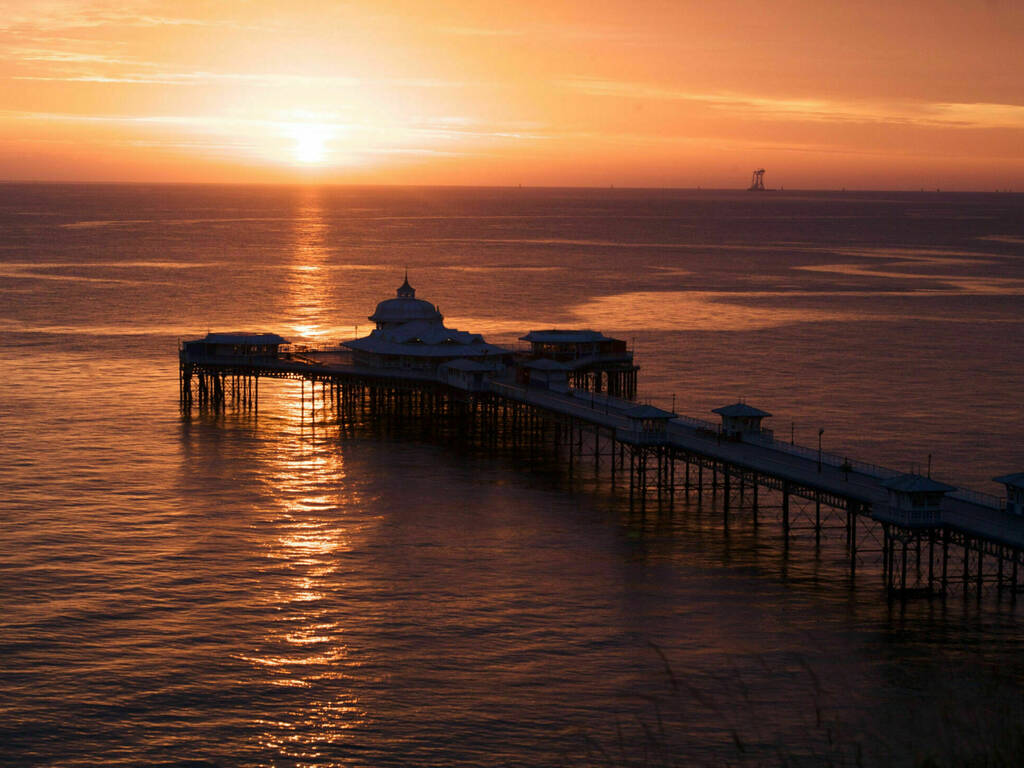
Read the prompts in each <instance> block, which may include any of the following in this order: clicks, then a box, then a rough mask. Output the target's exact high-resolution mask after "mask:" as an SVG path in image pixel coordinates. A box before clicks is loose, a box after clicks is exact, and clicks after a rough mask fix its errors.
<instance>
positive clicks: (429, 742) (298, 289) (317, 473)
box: [0, 183, 1024, 768]
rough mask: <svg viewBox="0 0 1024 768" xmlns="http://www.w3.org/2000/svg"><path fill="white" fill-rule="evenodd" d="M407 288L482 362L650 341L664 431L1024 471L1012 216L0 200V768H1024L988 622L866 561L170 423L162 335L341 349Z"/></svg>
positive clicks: (522, 474)
mask: <svg viewBox="0 0 1024 768" xmlns="http://www.w3.org/2000/svg"><path fill="white" fill-rule="evenodd" d="M406 274H408V279H409V282H410V283H411V284H412V285H413V287H414V288H415V289H416V291H417V297H418V298H424V299H427V300H428V301H431V302H433V303H435V304H437V305H438V307H439V309H440V310H441V312H442V313H443V314H444V315H445V318H446V323H447V324H448V325H449V326H450V327H456V328H459V329H462V330H468V331H473V332H478V333H481V334H483V335H484V336H485V338H486V339H487V340H488V341H491V342H493V343H498V344H503V345H506V346H508V347H510V348H517V347H519V346H521V345H522V342H521V341H520V337H521V336H523V335H524V334H525V333H527V332H528V331H530V330H536V329H545V328H590V329H595V330H600V331H602V332H604V333H606V334H609V335H612V336H615V337H617V338H622V339H625V340H627V341H628V343H629V344H630V345H631V347H632V348H633V349H634V350H635V353H636V361H637V363H638V364H639V365H640V366H641V369H640V380H639V388H640V396H639V398H640V400H642V401H644V402H650V403H652V404H654V405H657V406H660V407H664V408H672V409H674V410H675V411H677V412H678V413H680V414H685V415H689V416H694V417H698V418H704V419H714V418H716V417H715V416H714V415H713V414H712V413H711V410H712V409H713V408H716V407H719V406H723V405H727V404H729V403H734V402H737V401H741V400H742V401H744V402H746V403H749V404H751V405H754V406H756V407H759V408H761V409H763V410H766V411H769V412H770V413H771V414H772V417H771V418H770V419H768V420H767V425H768V426H769V427H771V428H773V429H774V430H775V435H776V438H779V439H785V440H792V441H793V442H795V443H797V444H802V445H805V446H807V447H809V448H811V449H814V450H817V448H818V440H819V438H820V440H821V443H822V450H824V451H826V452H829V453H832V454H835V455H839V456H844V457H846V456H848V457H849V458H850V459H854V460H858V461H865V462H871V463H875V464H880V465H884V466H887V467H891V468H894V469H899V470H902V471H919V472H922V473H926V472H931V474H932V476H933V477H935V478H937V479H940V480H943V481H945V482H949V483H952V484H955V485H958V486H964V487H968V488H971V489H974V490H977V491H981V492H986V493H993V494H998V493H1000V492H1001V490H1002V487H1001V486H999V485H998V484H996V483H994V482H993V480H992V479H993V478H994V477H996V476H998V475H1002V474H1007V473H1011V472H1018V471H1021V470H1024V404H1022V394H1024V367H1022V365H1024V196H1022V195H1014V194H980V193H975V194H966V193H965V194H956V193H938V192H928V193H925V192H920V193H917V192H915V193H903V192H900V193H897V192H879V193H860V192H842V193H840V192H791V191H786V192H764V193H750V192H739V191H735V192H734V191H706V190H704V191H696V190H692V191H687V190H639V189H523V188H479V189H475V188H412V187H409V188H398V187H343V186H332V187H316V186H308V187H304V186H217V185H194V186H189V185H144V184H143V185H114V184H111V185H96V184H74V185H71V184H67V185H53V184H41V183H40V184H4V185H0V333H2V338H3V342H2V345H0V373H2V375H0V764H3V765H12V766H32V765H45V766H141V765H145V766H366V767H367V768H369V767H371V766H538V767H539V766H560V765H567V766H590V765H601V766H604V765H629V766H633V765H636V766H640V765H643V766H661V765H697V766H701V765H714V766H724V765H913V764H915V761H916V762H917V763H918V764H922V763H921V761H925V760H928V759H933V760H934V761H935V762H933V763H930V765H959V764H964V763H965V762H966V761H967V760H969V759H979V758H988V759H992V760H995V759H997V758H999V757H1000V756H1002V757H1004V758H1006V760H1005V761H1004V762H1002V763H993V762H989V763H985V764H999V765H1010V764H1014V763H1018V761H1019V760H1020V759H1021V755H1022V750H1024V748H1022V746H1021V744H1022V743H1024V741H1022V731H1021V725H1020V723H1021V722H1022V721H1024V720H1022V715H1024V706H1022V698H1021V683H1022V681H1024V633H1022V629H1024V615H1022V613H1021V609H1020V608H1018V606H1017V604H1016V601H1014V600H1011V599H1009V597H1007V596H1006V595H1003V596H1002V599H997V597H996V596H995V595H994V594H991V593H990V592H988V591H987V592H986V595H985V596H984V598H983V599H982V600H981V601H978V600H977V599H975V598H973V597H971V598H964V597H963V596H961V595H960V594H959V593H955V592H954V593H953V594H951V595H950V596H948V597H947V598H946V599H944V600H943V599H939V598H932V599H926V598H916V599H910V600H905V601H904V600H892V599H888V598H887V596H886V593H885V591H884V589H883V583H882V580H881V577H880V572H879V570H878V568H877V563H873V561H872V554H871V550H870V547H866V548H865V551H864V552H863V553H862V557H863V558H864V563H863V565H862V566H861V568H860V569H859V570H858V573H857V576H856V578H851V577H850V574H849V569H848V567H847V566H846V565H845V561H844V559H843V554H842V546H841V544H840V543H836V542H831V543H828V542H826V543H825V544H823V545H822V546H820V547H819V546H815V544H814V542H813V537H809V536H808V534H807V533H806V532H803V533H795V534H794V538H793V541H791V543H790V544H789V546H784V545H783V542H782V538H781V536H780V533H779V530H778V527H777V526H773V525H771V524H770V523H766V524H762V525H760V526H758V527H756V528H755V527H754V526H753V525H751V524H749V521H747V520H745V519H744V518H743V516H742V515H736V516H735V517H736V519H735V521H734V522H733V524H732V525H731V526H730V527H729V528H728V529H724V528H723V526H722V525H721V519H722V516H721V510H720V509H718V508H717V507H716V504H720V500H719V501H715V500H714V499H711V498H705V499H703V500H698V499H696V498H694V496H693V495H692V494H691V496H690V497H689V498H686V499H679V500H677V503H676V505H675V507H674V508H673V510H672V511H671V512H667V511H660V512H659V511H657V510H652V509H647V510H646V511H645V513H644V514H639V513H638V512H637V510H636V509H635V508H630V506H629V505H628V503H626V501H625V500H624V499H623V495H622V493H621V489H620V492H616V491H614V490H613V489H611V488H610V487H609V485H608V483H607V477H606V476H602V477H597V476H594V475H593V473H591V474H589V475H588V473H587V472H586V471H584V470H583V469H582V468H581V470H580V471H578V472H576V473H575V475H573V476H569V475H568V474H567V473H566V472H565V470H564V466H562V465H560V464H559V463H558V462H555V461H549V462H536V461H534V462H525V461H523V460H522V458H521V456H517V455H515V454H513V453H510V452H507V451H501V450H488V449H487V448H486V447H481V446H474V445H473V444H470V443H467V442H465V441H453V440H438V439H431V438H430V437H429V436H424V435H417V434H409V433H394V432H390V431H387V430H378V429H373V428H372V425H367V428H366V429H359V430H354V431H353V430H343V429H341V428H340V427H339V425H338V424H337V422H336V420H334V419H332V417H331V414H330V412H329V411H324V410H322V409H321V411H320V412H318V413H317V415H316V416H311V415H310V412H309V408H308V402H306V403H305V405H303V398H308V391H306V392H303V391H302V390H301V388H300V385H299V383H298V382H284V381H267V380H263V381H261V385H260V405H259V410H258V412H254V411H248V410H240V409H232V408H229V409H228V410H227V411H226V412H225V413H223V414H215V413H210V412H207V411H204V410H201V409H198V408H192V409H191V410H188V411H186V410H182V408H181V407H180V405H179V399H178V361H177V350H178V343H179V342H180V341H182V340H187V339H193V338H199V337H201V336H203V335H205V334H206V333H207V332H208V331H238V330H246V331H254V332H274V333H279V334H281V335H282V336H284V337H286V338H287V339H289V340H290V341H292V342H294V343H309V344H337V343H339V342H340V341H344V340H346V339H350V338H353V337H355V336H358V335H365V334H366V333H367V332H368V331H369V330H370V326H371V323H370V321H369V320H368V319H367V317H368V316H369V315H370V314H372V313H373V310H374V308H375V306H376V304H377V303H378V302H379V301H381V300H384V299H386V298H390V297H393V296H394V295H395V290H396V289H397V288H398V286H399V285H400V284H401V283H402V281H403V279H404V278H405V275H406ZM822 430H823V431H822ZM875 557H876V558H877V555H875ZM1022 602H1024V601H1022ZM975 764H982V763H975Z"/></svg>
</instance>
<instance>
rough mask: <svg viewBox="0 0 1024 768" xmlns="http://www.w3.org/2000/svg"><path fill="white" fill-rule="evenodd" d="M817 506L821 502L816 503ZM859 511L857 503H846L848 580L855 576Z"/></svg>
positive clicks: (850, 501)
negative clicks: (848, 539)
mask: <svg viewBox="0 0 1024 768" xmlns="http://www.w3.org/2000/svg"><path fill="white" fill-rule="evenodd" d="M818 503H819V505H820V504H821V502H820V501H819V502H818ZM859 509H860V505H859V504H858V502H856V501H854V500H853V499H849V500H847V502H846V517H847V518H848V520H849V522H848V528H849V531H850V578H855V577H856V576H857V513H858V511H859Z"/></svg>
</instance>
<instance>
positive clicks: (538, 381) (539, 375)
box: [516, 357, 572, 392]
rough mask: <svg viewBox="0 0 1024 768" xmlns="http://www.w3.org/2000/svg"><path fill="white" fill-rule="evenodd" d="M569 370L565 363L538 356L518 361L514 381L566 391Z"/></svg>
mask: <svg viewBox="0 0 1024 768" xmlns="http://www.w3.org/2000/svg"><path fill="white" fill-rule="evenodd" d="M571 370H572V369H571V368H570V367H569V366H568V365H566V364H565V363H560V362H558V361H557V360H550V359H548V358H546V357H539V358H537V359H532V360H526V361H523V362H520V363H519V365H518V366H517V367H516V381H518V382H519V383H520V384H523V385H525V386H529V387H539V388H541V389H550V390H552V391H554V392H568V391H569V372H570V371H571Z"/></svg>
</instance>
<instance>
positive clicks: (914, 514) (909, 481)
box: [881, 474, 956, 526]
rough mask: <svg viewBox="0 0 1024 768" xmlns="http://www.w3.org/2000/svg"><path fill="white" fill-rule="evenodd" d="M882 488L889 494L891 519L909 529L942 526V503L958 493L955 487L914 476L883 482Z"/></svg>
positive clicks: (899, 477) (897, 477) (894, 478)
mask: <svg viewBox="0 0 1024 768" xmlns="http://www.w3.org/2000/svg"><path fill="white" fill-rule="evenodd" d="M881 486H882V487H883V488H885V489H886V490H887V491H888V492H889V515H891V516H892V517H893V519H894V522H899V523H901V524H902V525H906V526H917V525H938V524H939V523H941V522H942V499H943V497H945V495H946V494H947V493H948V492H949V491H955V490H956V488H954V487H953V486H952V485H946V484H945V483H940V482H939V481H937V480H932V479H931V478H930V477H922V476H921V475H914V474H907V475H898V476H896V477H892V478H889V479H888V480H883V481H882V483H881Z"/></svg>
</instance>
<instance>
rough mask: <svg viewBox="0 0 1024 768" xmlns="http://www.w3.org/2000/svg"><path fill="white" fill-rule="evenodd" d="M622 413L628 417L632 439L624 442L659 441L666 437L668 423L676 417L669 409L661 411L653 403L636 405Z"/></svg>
mask: <svg viewBox="0 0 1024 768" xmlns="http://www.w3.org/2000/svg"><path fill="white" fill-rule="evenodd" d="M623 415H624V416H625V417H626V418H628V419H629V423H630V428H631V429H630V431H631V433H632V439H631V440H627V441H626V442H634V443H661V442H664V441H665V440H666V439H667V438H668V423H669V422H670V421H671V420H672V419H674V418H675V417H676V414H674V413H672V412H671V411H663V410H661V408H655V407H654V406H653V405H638V406H636V407H635V408H630V409H629V410H628V411H625V412H624V413H623Z"/></svg>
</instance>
